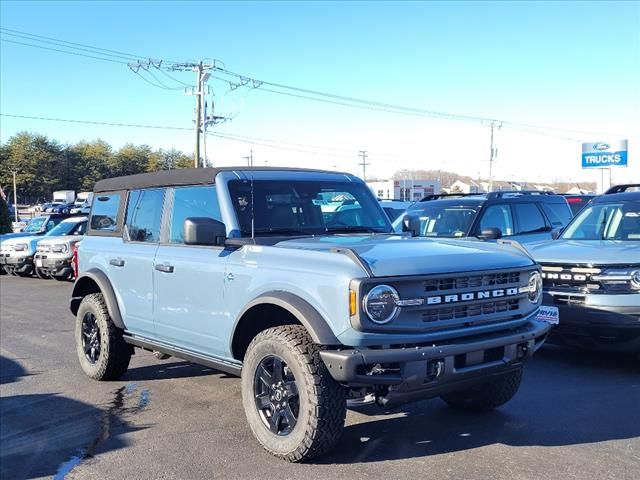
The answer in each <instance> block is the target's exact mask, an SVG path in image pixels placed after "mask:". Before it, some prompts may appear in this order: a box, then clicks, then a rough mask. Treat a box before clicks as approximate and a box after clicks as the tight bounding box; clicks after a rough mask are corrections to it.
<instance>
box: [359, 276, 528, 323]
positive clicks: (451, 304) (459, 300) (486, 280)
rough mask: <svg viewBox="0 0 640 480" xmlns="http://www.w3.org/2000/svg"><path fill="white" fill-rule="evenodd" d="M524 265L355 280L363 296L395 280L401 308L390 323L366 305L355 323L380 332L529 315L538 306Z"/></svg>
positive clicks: (513, 319)
mask: <svg viewBox="0 0 640 480" xmlns="http://www.w3.org/2000/svg"><path fill="white" fill-rule="evenodd" d="M534 270H536V267H535V266H531V267H529V268H524V269H504V270H489V271H482V272H472V273H466V274H457V275H456V274H438V275H429V276H427V275H424V276H414V277H394V278H384V279H375V278H372V279H366V280H362V281H356V282H358V283H359V285H358V286H356V289H359V291H360V298H364V297H365V295H366V294H367V292H368V291H369V290H371V288H373V287H374V286H375V285H376V284H380V283H386V284H389V285H392V286H393V287H394V288H395V289H396V290H397V292H398V296H399V302H400V303H399V305H400V310H399V313H398V315H397V317H396V318H394V319H393V320H392V321H390V322H389V323H388V324H385V325H377V324H374V323H373V322H371V321H370V320H369V319H368V317H367V315H366V313H365V312H364V311H362V310H361V311H360V312H359V314H358V315H356V316H355V317H352V323H353V325H354V327H355V328H357V329H359V330H364V331H377V332H382V331H385V332H391V331H397V332H413V333H431V332H434V333H435V332H438V333H441V332H444V331H446V330H459V329H464V328H471V327H474V326H478V325H483V326H486V325H490V324H502V323H505V322H514V321H517V320H518V319H524V318H525V317H527V316H528V315H530V314H531V313H532V312H533V311H534V310H535V308H536V305H534V304H532V303H531V302H530V301H529V299H528V296H527V290H526V289H525V287H527V285H528V282H529V276H530V275H531V273H532V272H533V271H534Z"/></svg>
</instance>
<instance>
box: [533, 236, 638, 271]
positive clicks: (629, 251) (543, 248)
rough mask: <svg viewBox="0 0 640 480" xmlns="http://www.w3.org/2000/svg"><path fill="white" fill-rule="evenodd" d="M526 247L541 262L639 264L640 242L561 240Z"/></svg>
mask: <svg viewBox="0 0 640 480" xmlns="http://www.w3.org/2000/svg"><path fill="white" fill-rule="evenodd" d="M527 250H529V252H530V253H531V255H532V256H533V258H534V259H535V260H536V261H537V262H538V263H568V264H574V263H576V264H578V263H580V264H591V265H616V264H618V265H629V264H630V263H640V241H622V240H563V239H558V240H549V241H545V242H536V243H530V244H527Z"/></svg>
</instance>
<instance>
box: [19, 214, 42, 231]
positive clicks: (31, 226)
mask: <svg viewBox="0 0 640 480" xmlns="http://www.w3.org/2000/svg"><path fill="white" fill-rule="evenodd" d="M46 219H47V218H46V217H36V218H34V219H32V220H31V221H30V222H29V223H28V224H27V226H26V227H24V230H23V232H26V233H38V232H40V231H41V230H42V225H44V222H45V220H46Z"/></svg>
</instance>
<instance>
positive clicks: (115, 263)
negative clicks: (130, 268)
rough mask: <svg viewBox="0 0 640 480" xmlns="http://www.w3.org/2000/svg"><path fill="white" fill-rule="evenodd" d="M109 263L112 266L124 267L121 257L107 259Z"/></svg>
mask: <svg viewBox="0 0 640 480" xmlns="http://www.w3.org/2000/svg"><path fill="white" fill-rule="evenodd" d="M109 264H110V265H113V266H114V267H124V260H122V259H121V258H112V259H111V260H109Z"/></svg>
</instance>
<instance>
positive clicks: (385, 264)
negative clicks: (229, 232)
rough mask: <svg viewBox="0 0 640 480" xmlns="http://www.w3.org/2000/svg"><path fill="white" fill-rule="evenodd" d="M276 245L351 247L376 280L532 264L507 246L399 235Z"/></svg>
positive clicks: (314, 240)
mask: <svg viewBox="0 0 640 480" xmlns="http://www.w3.org/2000/svg"><path fill="white" fill-rule="evenodd" d="M275 246H276V247H281V248H299V249H306V250H320V251H323V250H326V251H329V250H331V249H333V248H349V249H352V250H354V251H355V252H356V253H357V254H358V255H359V256H360V257H361V258H362V259H363V260H364V261H365V262H366V263H367V265H368V266H369V268H370V269H371V271H372V272H373V274H374V275H375V276H376V277H390V276H403V275H424V274H431V273H434V274H436V273H456V272H470V271H474V270H494V269H499V268H520V267H527V266H530V265H532V264H533V261H532V260H531V259H530V258H529V257H527V256H526V255H525V254H524V253H522V252H520V251H519V250H518V249H517V248H514V247H511V246H507V245H497V244H495V243H486V242H480V241H475V242H471V241H469V240H438V241H436V240H432V239H430V238H420V237H415V238H411V237H406V236H400V235H375V236H374V235H333V236H326V237H311V238H303V239H294V240H285V241H282V242H279V243H277V244H276V245H275Z"/></svg>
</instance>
